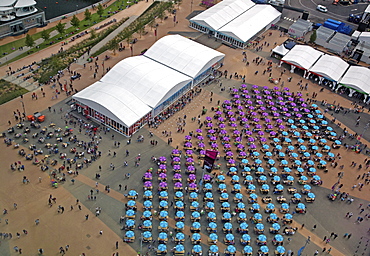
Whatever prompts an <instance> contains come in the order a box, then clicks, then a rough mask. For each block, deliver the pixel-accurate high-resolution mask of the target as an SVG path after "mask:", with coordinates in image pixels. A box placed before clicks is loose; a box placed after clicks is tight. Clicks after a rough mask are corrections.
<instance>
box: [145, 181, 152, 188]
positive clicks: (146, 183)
mask: <svg viewBox="0 0 370 256" xmlns="http://www.w3.org/2000/svg"><path fill="white" fill-rule="evenodd" d="M144 186H145V187H146V188H150V187H151V186H152V182H151V181H145V182H144Z"/></svg>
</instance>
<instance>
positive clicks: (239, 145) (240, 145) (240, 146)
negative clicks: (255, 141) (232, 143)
mask: <svg viewBox="0 0 370 256" xmlns="http://www.w3.org/2000/svg"><path fill="white" fill-rule="evenodd" d="M236 147H237V148H239V149H243V148H244V145H243V144H238V146H236Z"/></svg>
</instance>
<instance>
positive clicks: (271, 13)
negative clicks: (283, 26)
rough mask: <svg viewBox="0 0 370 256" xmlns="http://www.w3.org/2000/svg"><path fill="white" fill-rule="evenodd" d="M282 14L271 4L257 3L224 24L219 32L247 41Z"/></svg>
mask: <svg viewBox="0 0 370 256" xmlns="http://www.w3.org/2000/svg"><path fill="white" fill-rule="evenodd" d="M280 16H281V13H280V12H279V11H277V10H276V9H275V8H274V7H272V6H271V5H255V6H253V7H252V8H250V9H249V10H247V11H246V12H244V13H243V14H241V15H239V16H238V17H237V18H235V19H234V20H232V21H230V22H229V23H227V24H226V25H224V26H222V27H221V28H220V29H218V32H220V33H221V34H223V35H226V36H229V37H232V38H235V39H237V40H239V41H241V42H247V41H248V40H250V39H251V38H252V37H253V36H255V35H256V34H257V33H258V32H260V31H261V30H262V29H263V28H264V27H266V26H267V25H269V24H270V23H271V22H273V21H274V20H276V19H278V18H280Z"/></svg>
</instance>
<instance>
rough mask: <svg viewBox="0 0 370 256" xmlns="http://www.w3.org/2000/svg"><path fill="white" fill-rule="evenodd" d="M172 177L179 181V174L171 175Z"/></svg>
mask: <svg viewBox="0 0 370 256" xmlns="http://www.w3.org/2000/svg"><path fill="white" fill-rule="evenodd" d="M173 177H174V178H175V179H181V174H180V173H175V175H173Z"/></svg>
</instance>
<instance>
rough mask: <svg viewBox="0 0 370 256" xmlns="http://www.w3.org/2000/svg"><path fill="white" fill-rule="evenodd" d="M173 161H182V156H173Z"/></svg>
mask: <svg viewBox="0 0 370 256" xmlns="http://www.w3.org/2000/svg"><path fill="white" fill-rule="evenodd" d="M173 161H174V162H180V161H181V158H180V157H178V156H176V157H174V158H173Z"/></svg>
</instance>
